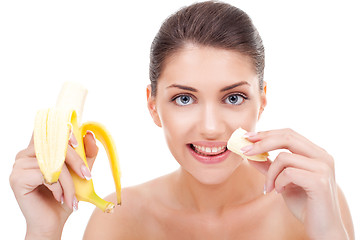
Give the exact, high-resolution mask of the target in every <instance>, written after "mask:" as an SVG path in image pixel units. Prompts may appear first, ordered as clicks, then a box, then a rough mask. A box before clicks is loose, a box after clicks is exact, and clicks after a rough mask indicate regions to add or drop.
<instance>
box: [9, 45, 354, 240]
mask: <svg viewBox="0 0 360 240" xmlns="http://www.w3.org/2000/svg"><path fill="white" fill-rule="evenodd" d="M265 92H266V91H265V90H263V91H261V90H259V85H258V78H257V76H256V73H255V72H254V70H253V66H252V62H251V61H249V58H247V57H246V56H244V55H241V54H239V53H237V52H232V51H228V50H221V49H215V48H210V47H199V46H194V45H188V46H186V47H185V48H184V49H183V50H181V51H179V52H177V53H176V54H175V55H173V56H172V57H170V58H169V59H167V62H166V65H165V68H164V69H163V72H162V74H161V76H160V79H159V82H158V94H157V96H156V97H154V96H151V89H150V87H148V89H147V97H148V108H149V111H150V114H151V116H152V117H153V120H154V122H155V124H156V125H157V126H159V127H161V128H163V130H164V132H165V138H166V140H167V143H168V147H169V149H170V151H171V153H172V155H173V156H174V158H175V159H176V161H178V163H179V164H180V168H179V170H177V171H175V172H173V173H170V174H168V175H165V176H162V177H160V178H157V179H154V180H152V181H150V182H147V183H144V184H141V185H138V186H134V187H129V188H126V189H123V193H122V196H123V199H122V206H121V207H117V208H115V212H114V213H113V214H104V213H102V212H101V211H100V210H98V209H96V210H95V211H94V213H93V215H92V217H91V218H90V221H89V224H88V227H87V229H86V231H85V235H84V239H86V240H91V239H115V238H116V239H354V230H353V226H352V221H351V216H350V213H349V209H348V207H347V204H346V201H345V198H344V196H343V194H342V193H341V191H340V189H339V188H338V187H337V185H336V181H335V177H334V176H335V174H334V172H335V170H334V160H333V159H332V157H331V156H330V155H329V154H328V153H327V152H326V151H325V150H323V149H322V148H320V147H318V146H317V145H315V144H314V143H312V142H310V141H309V140H308V139H306V138H305V137H303V136H301V135H300V134H298V133H296V132H294V131H293V130H291V129H280V130H270V131H266V132H258V133H257V132H255V126H256V123H257V121H258V119H259V118H260V116H261V113H262V111H263V109H264V108H265V106H266V95H265ZM239 127H242V128H243V129H245V130H247V131H249V134H248V136H247V137H248V139H249V140H250V141H252V142H254V143H255V144H254V145H253V147H252V148H246V149H245V148H244V149H243V152H244V154H245V155H255V154H258V153H262V152H267V151H273V150H278V149H285V150H288V151H287V152H286V153H281V154H279V155H278V156H277V157H276V158H275V159H273V160H272V161H270V160H268V161H267V162H262V163H259V162H252V161H248V160H247V159H243V158H241V157H240V156H238V155H236V154H234V153H230V152H226V151H228V150H226V151H225V152H223V150H221V151H220V150H216V151H219V152H220V153H219V154H224V156H225V155H226V154H228V155H226V158H223V159H222V160H221V161H219V162H216V163H211V164H209V163H204V162H201V161H199V159H201V158H199V154H200V153H196V152H195V151H194V150H191V149H193V148H194V147H195V145H197V146H198V147H199V146H200V147H201V146H203V147H205V148H206V147H209V146H213V145H216V146H217V147H219V149H222V148H221V146H223V145H226V141H227V140H228V139H229V137H230V135H231V133H232V132H233V131H234V130H236V129H237V128H239ZM85 148H86V152H87V157H88V160H89V161H90V166H91V165H92V163H93V161H94V159H95V157H96V153H97V147H96V144H95V140H94V139H93V138H91V136H90V135H89V136H85ZM205 148H203V150H200V151H202V154H200V155H206V154H207V153H206V152H205ZM166 160H167V159H164V161H166ZM168 161H173V160H172V159H169V160H168ZM66 162H67V164H68V166H69V167H72V168H75V169H77V170H76V172H78V174H79V175H81V172H80V171H79V169H80V163H81V159H80V160H79V159H78V156H76V155H74V154H73V151H71V148H70V152H69V156H68V157H67V159H66ZM29 170H31V171H29ZM25 172H27V173H29V175H28V178H27V182H23V181H19V180H18V179H19V178H18V177H19V176H23V174H24V173H25ZM39 175H40V176H41V173H40V171H39V169H38V167H37V166H36V158H35V157H34V153H33V144H32V143H30V145H29V147H28V148H27V149H26V150H24V151H22V152H21V153H19V155H18V156H17V159H16V163H15V165H14V170H13V173H12V174H11V176H10V183H11V185H12V188H13V191H14V193H15V196H16V198H17V201H18V203H19V205H20V207H21V209H22V211H23V213H24V216H25V219H26V220H27V223H28V230H27V233H28V236H27V239H60V237H61V230H62V227H63V225H64V224H65V222H66V219H67V217H68V216H69V215H70V213H71V211H70V210H69V209H68V208H67V207H66V205H68V206H69V207H71V206H72V205H75V206H76V201H75V204H74V202H73V201H72V199H73V196H74V195H73V194H74V193H73V186H72V185H71V181H69V179H70V176H68V175H67V174H66V170H64V171H63V172H62V173H61V177H60V182H61V186H62V187H61V188H53V187H49V186H47V188H44V187H42V189H41V191H40V192H39V191H37V189H38V186H44V185H42V183H43V182H42V179H40V178H39ZM70 180H71V179H70ZM29 183H30V184H29ZM264 188H265V190H266V192H267V194H265V195H264V193H263V192H264ZM39 193H41V194H39ZM51 193H52V194H51ZM62 195H63V196H65V203H66V205H65V204H64V205H61V204H60V203H59V200H60V196H62ZM107 199H108V200H111V201H116V198H115V195H114V194H112V195H110V196H109V197H108V198H107ZM35 200H36V201H38V202H39V203H40V204H39V208H38V209H36V211H35V210H34V208H33V207H32V206H31V204H29V203H30V202H33V201H35ZM56 200H57V201H56ZM44 203H46V204H45V205H44ZM41 206H43V207H41ZM39 211H40V214H43V215H47V216H48V218H46V221H44V222H39V221H40V220H41V219H40V220H39V219H38V218H36V216H37V214H39ZM42 219H44V218H42ZM39 236H40V237H39Z"/></svg>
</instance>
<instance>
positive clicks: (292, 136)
mask: <svg viewBox="0 0 360 240" xmlns="http://www.w3.org/2000/svg"><path fill="white" fill-rule="evenodd" d="M247 139H248V140H249V141H252V142H254V144H253V145H252V147H245V148H244V149H243V150H244V154H245V155H247V156H251V155H256V154H260V153H263V152H269V151H273V150H277V149H287V150H289V151H290V152H282V153H280V154H279V155H278V156H277V157H276V159H275V160H274V161H273V162H271V161H269V160H268V161H267V162H254V161H249V162H251V164H252V165H253V166H255V167H256V168H257V169H258V170H259V171H261V172H263V173H264V174H265V175H266V182H265V190H266V192H267V193H269V192H271V191H272V190H274V189H275V191H276V192H278V193H281V194H282V196H283V198H284V200H285V203H286V204H287V206H288V208H289V209H290V211H291V212H292V213H293V214H294V215H295V217H296V218H298V219H299V220H300V221H301V222H302V223H303V224H304V226H305V229H306V231H307V234H308V235H309V237H310V239H348V235H347V233H346V230H345V227H344V224H343V222H342V218H341V211H340V206H339V201H338V193H337V192H338V189H337V185H336V182H335V170H334V160H333V158H332V157H331V156H330V155H329V154H328V153H327V152H326V151H325V150H324V149H322V148H320V147H319V146H317V145H315V144H314V143H312V142H310V141H309V140H308V139H306V138H305V137H303V136H301V135H300V134H298V133H296V132H294V131H293V130H291V129H281V130H272V131H265V132H259V133H256V134H255V133H249V134H248V137H247ZM336 236H339V238H337V237H336Z"/></svg>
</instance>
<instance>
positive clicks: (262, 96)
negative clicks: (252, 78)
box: [258, 81, 267, 120]
mask: <svg viewBox="0 0 360 240" xmlns="http://www.w3.org/2000/svg"><path fill="white" fill-rule="evenodd" d="M266 90H267V83H266V82H265V81H264V90H262V92H261V96H260V97H261V100H260V101H261V103H260V111H259V115H258V120H259V119H260V117H261V114H262V113H263V111H264V109H265V107H266V105H267V99H266Z"/></svg>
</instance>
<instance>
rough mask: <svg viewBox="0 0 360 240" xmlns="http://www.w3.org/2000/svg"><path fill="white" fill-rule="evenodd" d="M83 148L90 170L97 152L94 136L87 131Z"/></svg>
mask: <svg viewBox="0 0 360 240" xmlns="http://www.w3.org/2000/svg"><path fill="white" fill-rule="evenodd" d="M84 148H85V153H86V158H87V162H88V165H89V169H90V170H91V168H92V166H93V164H94V162H95V158H96V156H97V154H98V151H99V148H98V146H97V145H96V140H95V137H94V134H93V133H92V132H91V131H87V132H86V134H85V136H84Z"/></svg>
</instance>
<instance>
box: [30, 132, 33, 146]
mask: <svg viewBox="0 0 360 240" xmlns="http://www.w3.org/2000/svg"><path fill="white" fill-rule="evenodd" d="M31 145H34V132H33V133H32V135H31V138H30V142H29V146H31Z"/></svg>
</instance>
